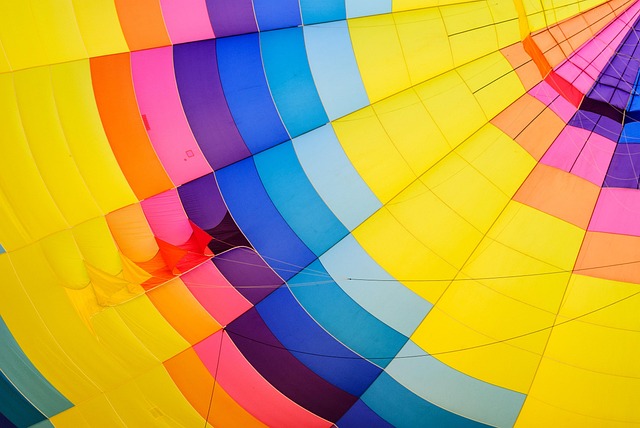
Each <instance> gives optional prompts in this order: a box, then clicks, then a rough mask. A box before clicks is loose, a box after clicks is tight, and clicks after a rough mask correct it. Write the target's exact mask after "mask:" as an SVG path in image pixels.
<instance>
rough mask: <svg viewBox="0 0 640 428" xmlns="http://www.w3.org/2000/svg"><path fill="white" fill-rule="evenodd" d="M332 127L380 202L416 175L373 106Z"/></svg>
mask: <svg viewBox="0 0 640 428" xmlns="http://www.w3.org/2000/svg"><path fill="white" fill-rule="evenodd" d="M333 128H334V130H335V132H336V135H337V136H338V139H339V140H340V144H341V145H342V148H343V149H344V151H345V153H346V154H347V156H348V157H349V159H350V160H351V163H352V164H353V166H354V168H355V169H356V170H357V171H358V173H359V174H360V175H361V176H362V178H363V179H364V180H365V182H366V183H367V185H368V186H369V187H370V188H371V190H372V191H373V193H374V194H375V195H376V196H377V197H378V199H380V201H382V202H383V203H384V202H387V201H388V200H389V199H391V198H392V197H394V196H395V195H396V194H397V193H398V191H399V190H400V189H402V188H403V187H404V186H406V185H407V184H409V183H410V182H411V181H412V180H414V179H415V178H416V175H415V174H414V173H413V172H412V171H411V168H410V167H409V165H408V164H407V160H406V159H404V158H403V157H402V154H401V153H400V152H399V151H398V148H397V147H396V146H395V145H394V144H393V141H392V140H391V139H390V138H389V135H388V134H387V133H386V132H385V129H384V127H383V126H382V124H381V123H380V121H379V119H378V116H377V115H376V112H375V110H374V109H373V108H372V107H366V108H364V109H362V110H358V111H356V112H354V113H352V114H350V115H348V116H345V117H343V118H342V119H339V120H337V121H335V122H333Z"/></svg>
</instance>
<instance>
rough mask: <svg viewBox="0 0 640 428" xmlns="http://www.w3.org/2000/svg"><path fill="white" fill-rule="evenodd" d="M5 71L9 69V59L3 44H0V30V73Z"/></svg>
mask: <svg viewBox="0 0 640 428" xmlns="http://www.w3.org/2000/svg"><path fill="white" fill-rule="evenodd" d="M7 71H11V66H10V65H9V59H8V58H7V55H6V53H5V51H4V46H2V32H0V73H5V72H7Z"/></svg>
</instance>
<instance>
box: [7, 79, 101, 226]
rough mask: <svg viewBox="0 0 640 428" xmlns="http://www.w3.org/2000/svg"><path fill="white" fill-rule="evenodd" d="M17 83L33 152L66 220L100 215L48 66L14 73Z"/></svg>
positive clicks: (19, 106) (18, 96)
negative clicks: (69, 139) (69, 137)
mask: <svg viewBox="0 0 640 428" xmlns="http://www.w3.org/2000/svg"><path fill="white" fill-rule="evenodd" d="M14 86H15V90H16V94H17V100H18V108H19V111H20V117H21V119H22V126H23V129H24V133H25V135H26V137H27V141H28V144H29V148H30V150H31V154H32V156H33V158H34V159H35V162H36V165H37V167H38V171H39V172H40V175H41V176H42V178H43V180H44V182H45V184H46V186H47V188H48V189H49V192H50V193H51V195H52V196H53V199H54V200H55V202H56V205H57V206H58V208H59V209H60V211H61V212H62V214H63V215H64V217H65V219H66V221H67V223H68V224H70V225H76V224H78V223H81V222H83V221H85V220H88V219H89V218H92V217H95V216H97V215H99V214H100V209H99V208H98V206H97V205H96V203H95V201H94V199H93V198H92V197H91V194H90V193H89V189H88V188H87V186H86V184H85V183H84V180H83V179H82V176H81V175H80V173H79V172H78V168H77V167H76V165H75V163H74V159H73V157H72V156H71V153H70V151H69V147H68V146H67V143H66V140H65V136H64V133H63V131H62V128H61V126H60V119H59V118H58V113H57V110H56V105H55V100H54V98H53V88H52V87H51V74H50V72H49V67H37V68H32V69H29V70H23V71H20V72H17V73H14Z"/></svg>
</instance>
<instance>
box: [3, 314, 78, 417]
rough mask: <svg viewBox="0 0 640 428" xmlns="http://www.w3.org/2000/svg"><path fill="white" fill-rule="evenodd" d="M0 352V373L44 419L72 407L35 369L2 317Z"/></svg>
mask: <svg viewBox="0 0 640 428" xmlns="http://www.w3.org/2000/svg"><path fill="white" fill-rule="evenodd" d="M0 350H2V352H0V369H2V372H4V373H5V374H6V375H7V376H9V377H10V379H11V382H12V383H13V385H15V386H16V388H18V389H19V390H20V391H21V392H22V393H23V394H24V395H25V396H26V397H27V398H28V399H29V401H30V402H31V403H33V405H35V406H36V407H37V408H38V409H40V411H42V412H43V413H44V414H45V415H46V416H48V417H51V416H54V415H57V414H58V413H61V412H63V411H65V410H67V409H69V408H70V407H72V406H73V404H72V403H71V402H70V401H69V400H67V399H66V398H65V397H64V396H63V395H62V394H60V393H59V392H58V391H57V390H56V389H55V388H54V387H53V386H52V385H51V384H50V383H49V381H48V380H46V379H45V378H44V376H42V375H41V374H40V372H39V371H38V369H36V368H35V366H34V365H33V364H32V363H31V361H30V360H29V358H28V357H27V356H26V355H25V354H24V352H23V351H22V349H21V348H20V345H18V343H17V342H16V340H15V339H14V338H13V335H12V334H11V332H10V331H9V328H8V327H7V325H6V324H5V323H4V321H3V320H2V318H1V317H0Z"/></svg>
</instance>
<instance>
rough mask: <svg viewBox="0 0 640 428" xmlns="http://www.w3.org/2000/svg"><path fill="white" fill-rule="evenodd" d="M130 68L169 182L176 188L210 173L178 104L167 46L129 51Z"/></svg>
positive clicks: (145, 123)
mask: <svg viewBox="0 0 640 428" xmlns="http://www.w3.org/2000/svg"><path fill="white" fill-rule="evenodd" d="M131 69H132V77H133V84H134V87H135V92H136V99H137V101H138V108H139V110H140V115H141V116H142V120H143V122H144V125H145V128H146V131H147V134H148V135H149V139H150V140H151V144H152V145H153V148H154V150H155V152H156V154H157V155H158V158H159V159H160V162H162V166H163V167H164V169H165V170H166V171H167V174H168V175H169V177H170V178H171V181H173V183H174V184H175V185H176V186H179V185H181V184H183V183H186V182H187V181H191V180H193V179H195V178H198V177H201V176H203V175H205V174H208V173H210V172H211V167H210V166H209V164H208V163H207V161H206V160H205V159H204V156H203V155H202V152H201V151H200V147H198V144H197V143H196V140H195V139H194V137H193V134H192V133H191V129H190V128H189V124H188V123H187V119H186V117H185V116H184V112H183V110H182V105H181V104H180V98H179V96H178V88H177V87H176V81H175V76H174V71H173V51H172V49H171V47H166V48H160V49H150V50H145V51H140V52H133V53H132V54H131Z"/></svg>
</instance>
